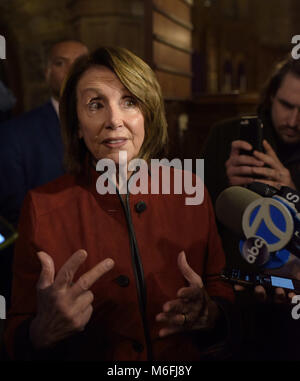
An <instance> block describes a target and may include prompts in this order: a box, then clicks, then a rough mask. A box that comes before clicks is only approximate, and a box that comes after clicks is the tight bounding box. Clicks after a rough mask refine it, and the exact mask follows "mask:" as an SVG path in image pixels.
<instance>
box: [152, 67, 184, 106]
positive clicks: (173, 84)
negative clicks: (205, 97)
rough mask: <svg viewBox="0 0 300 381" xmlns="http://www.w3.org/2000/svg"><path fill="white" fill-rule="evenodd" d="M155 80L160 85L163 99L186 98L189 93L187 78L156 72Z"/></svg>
mask: <svg viewBox="0 0 300 381" xmlns="http://www.w3.org/2000/svg"><path fill="white" fill-rule="evenodd" d="M156 75H157V79H158V81H159V83H160V85H161V88H162V92H163V95H164V97H165V98H168V99H176V98H188V97H189V96H190V92H191V89H190V87H191V83H190V82H191V81H190V78H189V77H184V76H180V75H176V74H171V73H167V72H165V71H161V70H156Z"/></svg>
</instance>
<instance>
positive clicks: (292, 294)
mask: <svg viewBox="0 0 300 381" xmlns="http://www.w3.org/2000/svg"><path fill="white" fill-rule="evenodd" d="M295 295H296V294H295V293H294V292H293V291H292V292H289V293H288V295H287V296H288V298H289V301H290V302H291V301H292V299H293V297H294V296H295Z"/></svg>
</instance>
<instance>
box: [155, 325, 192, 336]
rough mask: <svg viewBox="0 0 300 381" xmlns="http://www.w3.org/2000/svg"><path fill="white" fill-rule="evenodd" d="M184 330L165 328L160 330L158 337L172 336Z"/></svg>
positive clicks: (181, 328) (180, 328)
mask: <svg viewBox="0 0 300 381" xmlns="http://www.w3.org/2000/svg"><path fill="white" fill-rule="evenodd" d="M184 330H185V328H183V327H167V328H162V329H161V330H160V331H159V332H158V335H159V337H166V336H169V335H173V334H174V333H177V332H182V331H184Z"/></svg>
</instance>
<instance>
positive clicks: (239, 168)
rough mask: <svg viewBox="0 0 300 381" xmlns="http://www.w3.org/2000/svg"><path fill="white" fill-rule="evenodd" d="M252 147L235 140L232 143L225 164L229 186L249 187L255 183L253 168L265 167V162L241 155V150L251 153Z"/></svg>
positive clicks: (244, 142) (251, 156)
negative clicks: (248, 185)
mask: <svg viewBox="0 0 300 381" xmlns="http://www.w3.org/2000/svg"><path fill="white" fill-rule="evenodd" d="M251 149H252V146H251V144H249V143H248V142H246V141H243V140H235V141H233V142H232V143H231V151H230V156H229V158H228V160H227V161H226V163H225V167H226V174H227V178H228V183H229V185H240V186H242V185H247V184H250V183H252V182H253V181H255V177H257V176H256V175H255V173H253V167H263V166H264V162H263V161H260V160H258V159H257V158H255V157H254V156H253V155H240V150H247V151H251Z"/></svg>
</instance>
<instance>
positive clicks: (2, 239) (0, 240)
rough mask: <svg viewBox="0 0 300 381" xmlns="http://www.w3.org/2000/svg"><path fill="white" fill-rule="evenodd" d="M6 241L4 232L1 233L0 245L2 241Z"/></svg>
mask: <svg viewBox="0 0 300 381" xmlns="http://www.w3.org/2000/svg"><path fill="white" fill-rule="evenodd" d="M4 241H5V238H4V237H3V235H2V234H0V245H1V243H3V242H4Z"/></svg>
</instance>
